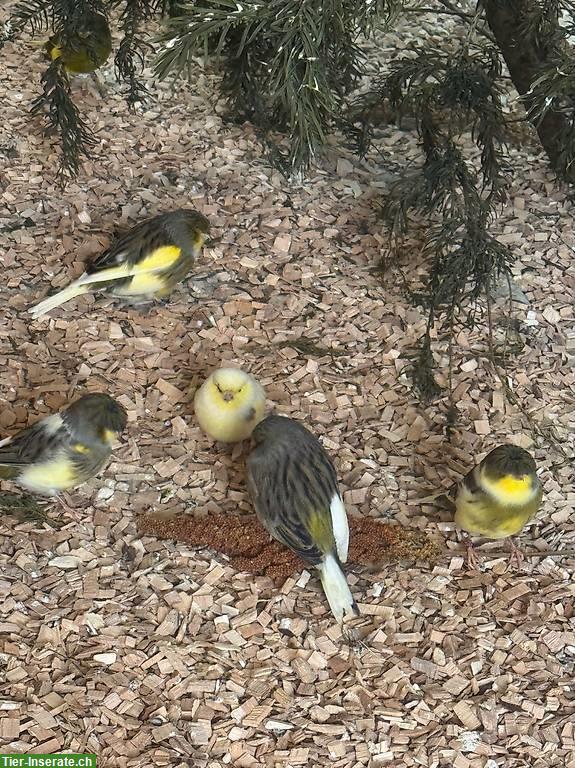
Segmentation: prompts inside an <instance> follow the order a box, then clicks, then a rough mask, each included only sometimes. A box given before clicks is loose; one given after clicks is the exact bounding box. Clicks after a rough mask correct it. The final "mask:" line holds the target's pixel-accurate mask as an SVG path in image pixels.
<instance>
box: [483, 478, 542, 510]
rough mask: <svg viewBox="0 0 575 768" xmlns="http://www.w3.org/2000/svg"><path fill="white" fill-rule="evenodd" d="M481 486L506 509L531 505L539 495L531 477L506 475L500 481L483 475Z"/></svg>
mask: <svg viewBox="0 0 575 768" xmlns="http://www.w3.org/2000/svg"><path fill="white" fill-rule="evenodd" d="M480 486H481V487H482V489H483V490H484V491H485V492H486V493H488V494H489V495H490V496H491V497H492V498H493V499H494V500H495V501H496V503H497V504H500V505H501V506H505V507H507V506H508V507H521V506H523V505H524V504H529V502H530V501H532V500H533V499H534V497H535V495H536V494H537V488H536V487H534V483H533V478H532V477H531V475H523V476H522V477H513V476H512V475H506V476H505V477H502V478H501V479H499V480H490V479H489V478H488V477H487V475H485V474H482V476H481V479H480Z"/></svg>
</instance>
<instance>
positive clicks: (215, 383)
mask: <svg viewBox="0 0 575 768" xmlns="http://www.w3.org/2000/svg"><path fill="white" fill-rule="evenodd" d="M265 407H266V395H265V392H264V390H263V387H262V386H261V384H260V383H259V382H258V381H256V379H254V377H253V376H251V375H250V374H249V373H246V372H245V371H242V370H241V369H240V368H219V369H218V370H217V371H214V372H213V373H212V374H211V375H210V376H208V378H207V379H206V380H205V381H204V383H203V384H202V386H201V387H200V388H199V389H198V391H197V392H196V396H195V398H194V410H195V412H196V418H197V420H198V422H199V424H200V427H201V428H202V429H203V430H204V432H206V433H207V434H208V435H209V436H210V437H212V438H213V439H214V440H221V441H222V442H223V443H237V442H239V441H240V440H245V439H246V438H247V437H249V436H250V435H251V433H252V431H253V429H254V427H255V425H256V424H257V423H258V422H259V421H261V420H262V419H263V416H264V410H265Z"/></svg>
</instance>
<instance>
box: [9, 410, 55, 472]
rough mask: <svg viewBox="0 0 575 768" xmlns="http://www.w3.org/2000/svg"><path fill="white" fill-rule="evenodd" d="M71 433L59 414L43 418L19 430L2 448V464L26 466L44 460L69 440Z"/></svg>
mask: <svg viewBox="0 0 575 768" xmlns="http://www.w3.org/2000/svg"><path fill="white" fill-rule="evenodd" d="M69 439H70V435H69V433H68V431H67V429H66V427H65V425H64V422H63V421H62V419H61V417H60V416H59V415H54V416H49V417H48V418H46V419H42V420H41V421H39V422H37V423H36V424H32V426H31V427H28V428H27V429H24V430H22V432H19V433H18V434H17V435H16V436H15V437H14V438H13V439H12V440H11V441H10V442H9V443H7V444H6V445H5V446H2V447H1V448H0V464H3V465H5V466H13V467H25V466H28V465H30V464H35V463H36V462H39V461H43V460H44V458H45V457H47V456H51V455H53V454H54V452H55V451H57V450H58V448H60V447H62V446H64V445H66V444H67V443H68V442H69Z"/></svg>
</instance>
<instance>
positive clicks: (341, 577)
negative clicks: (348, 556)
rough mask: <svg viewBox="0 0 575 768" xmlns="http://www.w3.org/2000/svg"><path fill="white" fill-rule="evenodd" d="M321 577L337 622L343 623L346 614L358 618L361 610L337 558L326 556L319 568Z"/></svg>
mask: <svg viewBox="0 0 575 768" xmlns="http://www.w3.org/2000/svg"><path fill="white" fill-rule="evenodd" d="M319 575H320V578H321V583H322V585H323V591H324V592H325V596H326V597H327V601H328V603H329V607H330V608H331V612H332V613H333V615H334V617H335V618H336V619H337V621H338V622H340V623H341V622H342V621H343V617H344V616H345V615H346V614H349V615H355V616H358V615H359V609H358V607H357V604H356V602H355V600H354V599H353V596H352V594H351V591H350V589H349V586H348V584H347V580H346V578H345V574H344V572H343V571H342V569H341V566H340V564H339V562H338V560H337V558H336V557H334V556H333V555H326V556H325V559H324V560H323V562H322V563H321V565H320V566H319Z"/></svg>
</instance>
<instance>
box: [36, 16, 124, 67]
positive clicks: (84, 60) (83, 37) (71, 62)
mask: <svg viewBox="0 0 575 768" xmlns="http://www.w3.org/2000/svg"><path fill="white" fill-rule="evenodd" d="M44 47H45V48H46V51H47V53H48V55H49V56H50V58H51V59H52V60H53V61H54V60H55V59H61V60H62V63H63V64H64V67H65V68H66V70H67V71H68V72H71V73H72V74H85V73H88V72H93V71H94V70H96V69H98V67H101V66H102V64H104V63H105V61H106V60H107V58H108V56H109V55H110V53H111V52H112V35H111V32H110V27H109V26H108V21H107V19H106V17H105V16H103V15H102V14H101V13H96V12H95V11H91V12H88V13H86V14H85V15H84V18H83V19H82V20H81V21H80V24H79V25H78V27H77V29H76V31H75V32H74V34H72V35H69V36H66V35H64V34H62V33H61V32H58V33H56V34H54V35H52V37H51V38H50V39H49V40H48V41H47V42H46V44H45V46H44Z"/></svg>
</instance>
